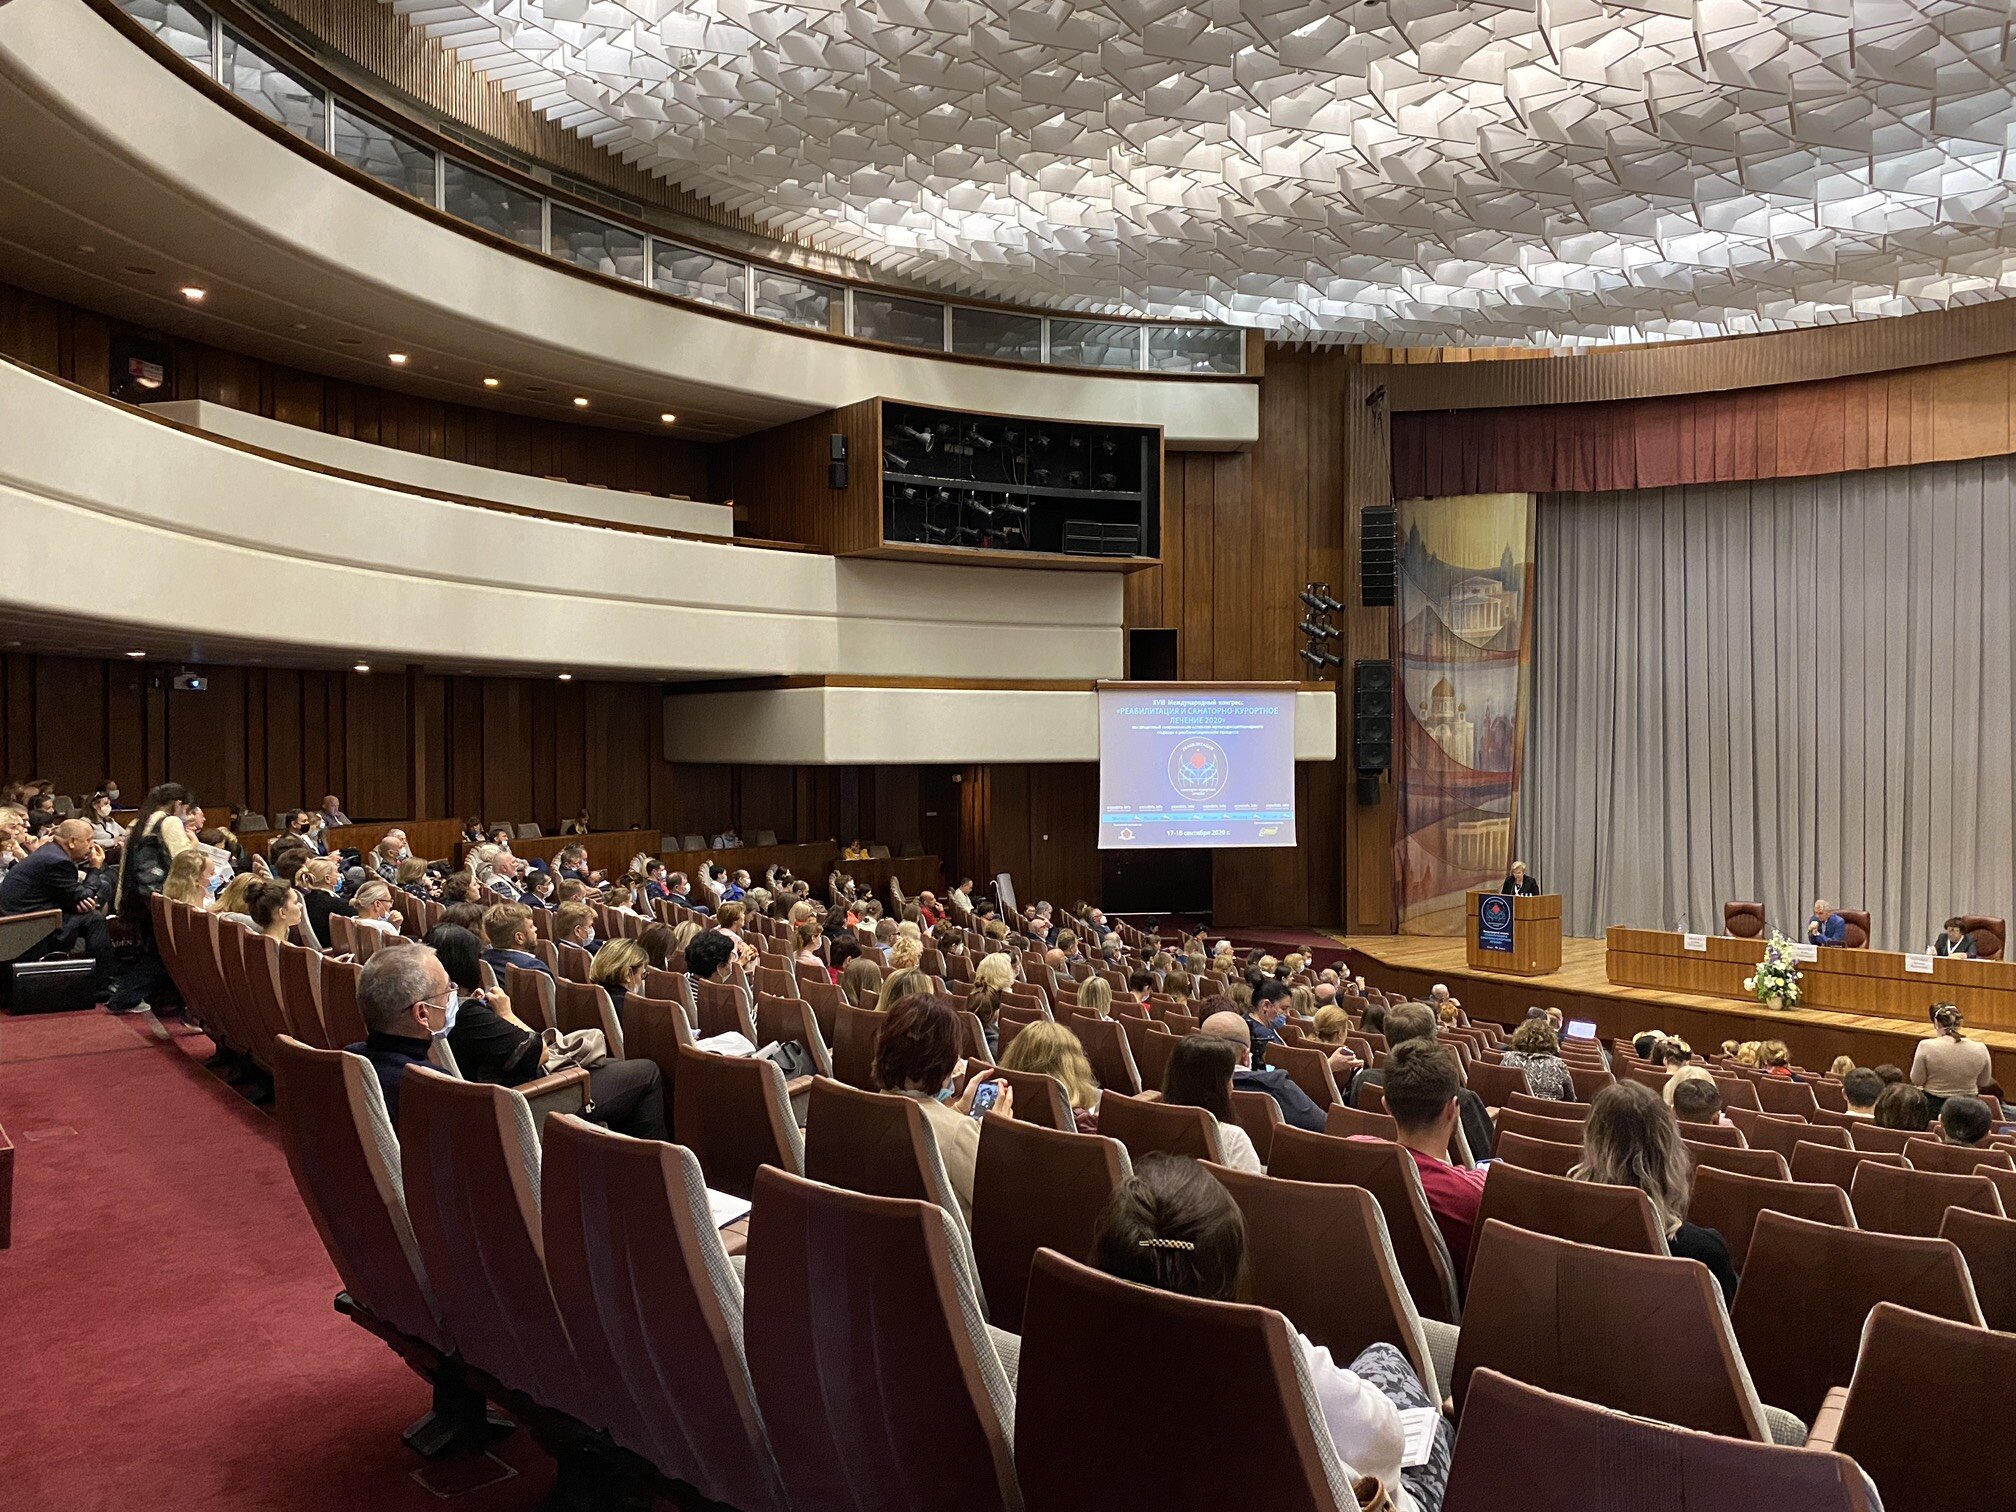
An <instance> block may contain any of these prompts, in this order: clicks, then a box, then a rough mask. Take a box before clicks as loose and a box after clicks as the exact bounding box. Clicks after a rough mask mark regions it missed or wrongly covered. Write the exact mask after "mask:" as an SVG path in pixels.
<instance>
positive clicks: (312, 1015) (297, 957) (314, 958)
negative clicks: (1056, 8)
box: [156, 894, 338, 1050]
mask: <svg viewBox="0 0 2016 1512" xmlns="http://www.w3.org/2000/svg"><path fill="white" fill-rule="evenodd" d="M156 896H157V897H158V896H159V894H156ZM275 950H276V951H277V953H278V954H277V958H276V964H277V966H278V968H279V973H280V1009H281V1011H282V1012H283V1013H284V1014H285V1015H286V1016H287V1032H288V1033H289V1034H291V1035H293V1036H294V1038H296V1039H297V1040H300V1041H301V1042H302V1043H303V1044H306V1045H313V1046H315V1047H316V1048H317V1049H320V1050H334V1049H336V1048H338V1047H337V1046H335V1045H331V1044H330V1043H329V1038H328V1031H327V1030H326V1029H324V1028H323V1027H322V953H321V952H320V951H319V950H310V949H309V948H308V947H307V946H306V945H286V944H280V943H278V942H277V941H276V942H275Z"/></svg>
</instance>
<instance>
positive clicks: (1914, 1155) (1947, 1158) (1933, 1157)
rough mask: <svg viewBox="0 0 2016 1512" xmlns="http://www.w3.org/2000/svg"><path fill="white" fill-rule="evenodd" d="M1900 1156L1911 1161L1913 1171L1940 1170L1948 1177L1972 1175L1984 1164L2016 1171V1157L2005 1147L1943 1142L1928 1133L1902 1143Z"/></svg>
mask: <svg viewBox="0 0 2016 1512" xmlns="http://www.w3.org/2000/svg"><path fill="white" fill-rule="evenodd" d="M1904 1158H1905V1159H1906V1160H1908V1161H1910V1162H1911V1165H1912V1168H1913V1169H1914V1170H1919V1171H1943V1172H1945V1173H1946V1174H1947V1175H1949V1176H1972V1175H1973V1174H1974V1172H1975V1170H1976V1168H1977V1167H1980V1166H1984V1165H1985V1166H2000V1167H2002V1169H2003V1170H2005V1171H2016V1156H2012V1155H2011V1154H2010V1153H2009V1152H2008V1151H2007V1150H1991V1149H1984V1148H1982V1147H1981V1146H1979V1145H1953V1144H1947V1143H1946V1142H1945V1141H1944V1140H1942V1139H1937V1138H1935V1137H1933V1136H1932V1135H1930V1134H1927V1135H1925V1136H1923V1137H1922V1138H1919V1139H1914V1140H1912V1141H1911V1142H1910V1143H1909V1144H1907V1145H1905V1146H1904Z"/></svg>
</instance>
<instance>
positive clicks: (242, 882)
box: [216, 871, 259, 924]
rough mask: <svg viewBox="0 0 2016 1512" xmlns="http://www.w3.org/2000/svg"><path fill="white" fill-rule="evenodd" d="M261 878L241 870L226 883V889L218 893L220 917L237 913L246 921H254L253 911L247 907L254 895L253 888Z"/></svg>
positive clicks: (237, 915) (217, 909)
mask: <svg viewBox="0 0 2016 1512" xmlns="http://www.w3.org/2000/svg"><path fill="white" fill-rule="evenodd" d="M258 882H259V878H258V877H257V876H255V875H254V874H253V873H251V872H249V871H248V872H240V873H238V875H237V876H235V877H233V878H232V879H231V880H230V881H229V882H226V883H225V884H224V891H222V892H220V893H219V894H217V908H216V911H217V914H218V916H219V917H220V918H223V917H230V916H232V915H236V917H237V918H238V919H242V920H244V921H245V922H246V923H248V924H249V923H251V922H252V911H251V909H249V908H248V907H246V904H247V902H248V901H249V900H250V898H251V896H252V889H253V888H254V887H255V886H257V885H258Z"/></svg>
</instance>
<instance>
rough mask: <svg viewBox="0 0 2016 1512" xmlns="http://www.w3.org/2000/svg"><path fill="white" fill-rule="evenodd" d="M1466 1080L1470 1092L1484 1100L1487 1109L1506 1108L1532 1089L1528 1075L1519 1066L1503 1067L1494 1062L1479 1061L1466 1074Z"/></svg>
mask: <svg viewBox="0 0 2016 1512" xmlns="http://www.w3.org/2000/svg"><path fill="white" fill-rule="evenodd" d="M1464 1080H1465V1081H1466V1082H1468V1083H1469V1086H1470V1090H1471V1091H1472V1092H1475V1093H1476V1094H1477V1095H1478V1096H1479V1097H1481V1098H1483V1099H1484V1106H1485V1107H1487V1108H1505V1107H1508V1106H1509V1105H1510V1104H1511V1101H1512V1098H1513V1097H1514V1096H1515V1095H1526V1094H1529V1093H1530V1092H1531V1088H1530V1087H1529V1086H1528V1084H1527V1081H1526V1073H1525V1072H1524V1071H1523V1070H1521V1069H1520V1068H1519V1067H1518V1066H1501V1065H1498V1064H1497V1063H1495V1062H1493V1061H1481V1060H1480V1061H1478V1062H1477V1063H1476V1064H1475V1065H1473V1066H1471V1067H1469V1068H1468V1069H1467V1070H1466V1071H1465V1072H1464Z"/></svg>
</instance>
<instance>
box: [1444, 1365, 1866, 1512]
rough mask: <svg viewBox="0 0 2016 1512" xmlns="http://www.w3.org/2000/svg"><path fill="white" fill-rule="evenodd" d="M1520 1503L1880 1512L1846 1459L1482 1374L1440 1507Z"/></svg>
mask: <svg viewBox="0 0 2016 1512" xmlns="http://www.w3.org/2000/svg"><path fill="white" fill-rule="evenodd" d="M1654 1466H1656V1467H1657V1468H1656V1469H1652V1468H1650V1467H1654ZM1508 1486H1516V1487H1517V1488H1518V1490H1517V1493H1516V1498H1508V1496H1507V1487H1508ZM1513 1499H1516V1502H1517V1505H1518V1507H1519V1512H1624V1509H1629V1512H1689V1509H1693V1508H1700V1507H1717V1508H1723V1507H1726V1508H1738V1507H1741V1508H1759V1507H1769V1508H1773V1509H1777V1512H1878V1504H1877V1499H1876V1495H1875V1492H1874V1490H1873V1489H1872V1488H1871V1487H1870V1486H1869V1484H1868V1482H1867V1481H1866V1479H1865V1478H1864V1477H1863V1474H1862V1472H1861V1470H1859V1469H1858V1468H1857V1467H1856V1465H1855V1462H1854V1461H1853V1460H1851V1459H1849V1458H1848V1457H1847V1456H1846V1455H1841V1454H1829V1453H1825V1452H1822V1451H1820V1450H1817V1449H1786V1448H1779V1447H1777V1446H1775V1445H1771V1444H1757V1443H1745V1442H1743V1441H1741V1440H1739V1439H1731V1438H1723V1437H1720V1436H1718V1435H1715V1434H1708V1433H1696V1432H1693V1431H1692V1430H1690V1429H1686V1428H1674V1427H1670V1426H1668V1425H1667V1424H1665V1423H1650V1422H1646V1421H1645V1420H1644V1419H1642V1418H1635V1417H1626V1416H1624V1415H1623V1414H1621V1413H1616V1412H1611V1411H1609V1410H1607V1409H1606V1408H1602V1407H1596V1406H1591V1405H1590V1404H1589V1403H1587V1402H1578V1401H1574V1400H1572V1399H1571V1398H1569V1397H1565V1396H1556V1395H1554V1394H1553V1393H1552V1392H1548V1391H1540V1390H1537V1389H1535V1388H1534V1387H1531V1386H1526V1385H1522V1384H1521V1383H1520V1382H1517V1381H1514V1380H1511V1379H1510V1378H1508V1377H1506V1376H1503V1375H1500V1374H1498V1372H1496V1371H1493V1370H1479V1371H1477V1372H1476V1373H1475V1374H1474V1375H1473V1376H1471V1378H1470V1394H1469V1397H1468V1400H1467V1401H1466V1402H1465V1404H1464V1409H1463V1431H1462V1433H1461V1434H1459V1435H1458V1436H1457V1440H1456V1457H1455V1461H1454V1463H1453V1464H1452V1465H1451V1467H1450V1473H1449V1488H1448V1492H1447V1494H1446V1495H1445V1496H1444V1497H1443V1500H1442V1512H1502V1509H1504V1508H1505V1507H1506V1505H1507V1504H1508V1500H1513Z"/></svg>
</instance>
